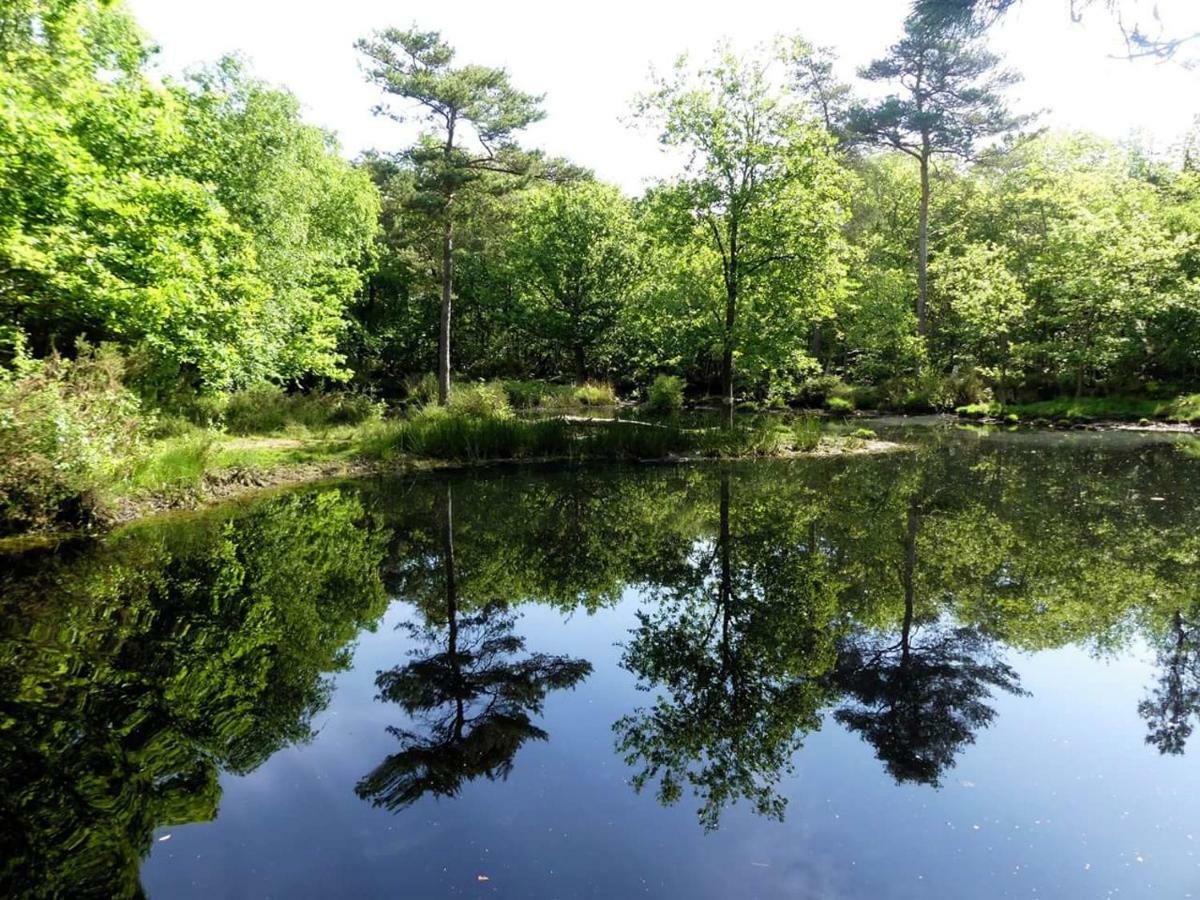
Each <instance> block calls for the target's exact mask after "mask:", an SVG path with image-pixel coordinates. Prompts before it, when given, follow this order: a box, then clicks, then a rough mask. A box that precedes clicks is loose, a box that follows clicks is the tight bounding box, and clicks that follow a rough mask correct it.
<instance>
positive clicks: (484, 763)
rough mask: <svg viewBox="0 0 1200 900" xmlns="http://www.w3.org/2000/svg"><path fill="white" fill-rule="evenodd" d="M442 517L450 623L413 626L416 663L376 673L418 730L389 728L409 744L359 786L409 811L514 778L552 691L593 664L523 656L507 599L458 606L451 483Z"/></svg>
mask: <svg viewBox="0 0 1200 900" xmlns="http://www.w3.org/2000/svg"><path fill="white" fill-rule="evenodd" d="M442 499H443V502H442V503H441V505H440V510H439V513H438V518H439V520H440V522H439V525H440V528H439V531H440V534H441V547H440V553H439V554H438V555H439V556H440V560H439V564H440V568H441V575H442V577H441V592H442V595H443V599H444V621H442V620H440V619H439V620H432V621H430V622H428V623H427V624H424V625H422V624H419V623H416V622H410V623H408V624H407V625H406V626H405V627H406V628H407V629H408V630H409V632H410V634H411V635H412V636H413V637H414V638H415V639H417V640H419V641H421V642H422V643H424V644H425V645H426V647H427V650H426V651H425V652H421V651H417V655H416V656H415V658H414V659H413V660H412V661H411V662H409V663H408V664H407V665H404V666H398V667H396V668H394V669H390V670H388V671H385V672H381V673H380V674H379V675H378V677H377V678H376V685H377V687H378V688H379V699H380V700H383V701H387V702H392V703H397V704H399V706H400V707H401V709H403V710H404V712H405V713H406V714H408V715H409V716H412V717H415V718H416V719H417V721H418V724H419V727H417V728H412V729H405V728H397V727H394V726H393V727H390V728H389V729H388V731H389V732H390V733H391V734H392V735H394V736H395V737H396V738H397V739H398V740H399V741H400V744H401V749H400V750H399V751H398V752H396V753H393V754H391V755H390V756H388V757H387V759H385V760H384V761H383V762H382V763H380V764H379V765H378V766H377V767H376V768H375V769H374V771H372V772H371V773H370V774H369V775H367V776H366V777H365V778H363V779H362V780H361V781H360V782H359V783H358V785H357V787H356V792H357V793H358V795H359V796H360V797H363V798H364V799H370V800H371V801H372V803H374V804H375V805H376V806H383V807H386V808H387V809H390V810H398V809H402V808H404V807H406V806H408V805H410V804H412V803H414V802H416V801H417V800H418V799H420V798H421V797H422V796H424V795H426V794H432V795H434V796H439V797H453V796H456V795H457V794H458V792H459V790H460V789H461V788H462V785H463V784H464V783H465V782H467V781H470V780H472V779H474V778H478V777H480V776H484V777H486V778H488V779H495V778H507V777H508V775H509V773H510V772H511V771H512V766H513V758H514V757H515V756H516V754H517V751H518V750H519V749H520V748H521V746H522V745H523V744H524V743H525V742H526V741H529V740H545V739H546V738H547V734H546V732H545V731H544V730H542V729H541V728H539V727H538V726H537V725H535V724H534V723H533V719H532V716H534V715H538V714H540V713H541V710H542V705H543V702H544V701H545V698H546V695H547V694H548V693H549V692H550V691H552V690H559V689H563V688H570V687H574V686H575V685H576V684H578V683H579V682H580V681H582V680H583V679H584V678H585V677H586V676H587V675H588V674H589V673H590V672H591V670H592V666H591V664H590V663H588V662H587V661H586V660H581V659H571V658H569V657H565V656H551V655H548V654H544V653H533V654H528V655H525V656H519V654H521V653H522V651H523V650H524V647H525V642H524V639H523V638H520V637H518V636H517V635H515V634H514V633H513V628H514V625H515V623H516V617H515V615H514V614H513V613H511V612H509V611H508V609H507V607H506V606H505V605H503V604H502V603H500V602H492V603H489V604H487V605H486V606H484V607H483V608H482V609H478V610H474V611H469V612H463V611H462V610H461V609H460V608H459V597H458V589H457V587H458V586H457V577H456V558H455V548H454V506H453V495H452V489H451V487H450V485H449V484H446V485H445V488H444V495H443V498H442Z"/></svg>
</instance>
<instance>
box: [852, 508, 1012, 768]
mask: <svg viewBox="0 0 1200 900" xmlns="http://www.w3.org/2000/svg"><path fill="white" fill-rule="evenodd" d="M921 512H922V510H921V505H920V499H919V497H918V496H917V495H916V494H913V495H912V496H910V498H909V500H908V504H907V509H906V511H905V515H904V527H903V530H902V536H901V541H900V547H901V552H900V553H899V554H898V555H899V557H900V563H899V566H898V567H897V570H898V574H899V581H900V587H901V590H902V596H903V606H902V612H901V614H900V621H899V627H898V629H896V630H893V629H891V628H885V629H878V628H862V627H858V628H855V629H853V630H852V631H851V632H850V634H848V635H847V636H846V637H845V638H844V639H843V641H842V642H841V646H840V648H839V653H838V661H837V665H836V667H835V669H834V671H833V673H832V679H831V680H832V682H833V684H834V685H836V688H837V690H838V692H839V693H841V694H842V695H843V696H844V698H845V699H843V700H842V702H841V704H840V705H839V707H838V709H837V710H836V712H835V713H834V718H836V719H837V721H838V722H840V723H841V724H842V725H844V726H846V727H847V728H849V729H850V730H851V731H855V732H858V733H859V734H861V735H862V737H863V739H864V740H866V741H867V742H868V743H870V744H871V745H872V746H873V747H874V748H875V752H876V755H877V756H878V757H879V759H880V761H881V762H883V764H884V765H885V766H886V768H887V770H888V772H889V773H890V774H891V775H892V777H894V778H895V779H896V780H897V781H901V782H903V781H911V782H918V783H922V784H931V785H938V784H940V782H941V777H942V774H943V773H944V772H945V770H946V769H947V768H949V767H951V766H953V765H954V760H955V757H956V756H957V755H958V753H959V752H960V751H961V750H962V748H963V747H964V746H965V745H967V744H970V743H973V742H974V740H975V733H976V732H977V731H978V730H979V729H981V728H985V727H987V726H988V725H989V724H990V723H991V722H992V720H993V719H994V717H995V710H994V709H993V708H992V707H991V706H990V705H989V704H988V703H987V701H988V700H989V699H990V697H991V691H992V689H993V688H998V689H1001V690H1005V691H1008V692H1010V693H1020V692H1021V688H1020V684H1019V681H1018V678H1017V674H1016V672H1015V671H1014V670H1013V669H1012V668H1011V667H1010V666H1009V665H1007V664H1006V663H1005V662H1003V661H1002V660H1001V659H999V657H998V656H997V646H996V643H995V641H994V640H992V639H991V638H990V637H988V636H987V635H986V634H984V633H983V631H982V630H980V629H979V628H976V627H970V626H962V625H957V624H953V621H952V619H950V617H949V611H948V610H943V609H937V608H934V609H931V610H928V611H927V612H926V614H925V617H924V620H923V621H922V620H920V619H919V618H918V614H917V596H916V595H917V583H918V579H917V570H918V565H919V559H918V540H917V538H918V535H919V531H920V525H921Z"/></svg>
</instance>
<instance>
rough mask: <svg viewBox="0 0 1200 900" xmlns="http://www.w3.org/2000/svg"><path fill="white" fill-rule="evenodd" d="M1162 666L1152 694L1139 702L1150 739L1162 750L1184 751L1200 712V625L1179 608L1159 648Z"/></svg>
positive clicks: (1147, 740)
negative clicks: (1184, 615)
mask: <svg viewBox="0 0 1200 900" xmlns="http://www.w3.org/2000/svg"><path fill="white" fill-rule="evenodd" d="M1158 664H1159V666H1160V667H1161V669H1162V674H1161V675H1160V677H1159V682H1158V685H1157V687H1156V688H1155V689H1154V691H1153V693H1152V695H1151V696H1150V697H1148V698H1146V699H1145V700H1143V701H1142V702H1141V703H1139V704H1138V713H1139V714H1140V715H1141V716H1142V718H1144V719H1145V720H1146V725H1147V727H1148V728H1149V734H1147V735H1146V743H1147V744H1151V745H1153V746H1155V747H1157V748H1158V752H1159V753H1164V754H1167V753H1169V754H1176V755H1178V754H1182V753H1183V751H1184V749H1185V748H1186V746H1187V742H1188V738H1190V737H1191V736H1192V730H1193V728H1194V726H1193V724H1192V720H1193V719H1194V718H1196V717H1197V716H1200V628H1197V626H1196V624H1195V622H1194V621H1188V620H1185V619H1184V617H1183V613H1182V612H1181V611H1180V610H1176V611H1175V614H1174V615H1173V616H1172V617H1171V624H1170V629H1169V631H1168V634H1167V635H1166V636H1165V639H1164V640H1163V641H1162V642H1161V646H1160V648H1159V651H1158Z"/></svg>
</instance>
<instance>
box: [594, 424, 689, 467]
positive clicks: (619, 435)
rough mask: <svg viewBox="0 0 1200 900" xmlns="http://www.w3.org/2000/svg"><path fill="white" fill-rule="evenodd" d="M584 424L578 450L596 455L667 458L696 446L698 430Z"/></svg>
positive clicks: (617, 457)
mask: <svg viewBox="0 0 1200 900" xmlns="http://www.w3.org/2000/svg"><path fill="white" fill-rule="evenodd" d="M585 427H586V431H585V433H584V435H583V436H582V438H581V441H580V444H579V446H578V453H579V454H580V455H582V456H587V457H590V458H594V459H629V460H638V459H666V458H667V457H669V456H673V455H675V454H679V453H687V452H691V451H694V450H695V449H696V438H697V432H695V431H687V430H685V429H682V428H676V427H674V426H670V425H652V424H646V423H641V422H612V423H607V422H606V423H603V424H596V425H589V426H585Z"/></svg>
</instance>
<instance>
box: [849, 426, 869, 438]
mask: <svg viewBox="0 0 1200 900" xmlns="http://www.w3.org/2000/svg"><path fill="white" fill-rule="evenodd" d="M850 437H855V438H859V439H861V440H864V441H873V440H874V439H875V432H873V431H872V430H871V429H870V428H855V429H854V430H853V431H852V432H850Z"/></svg>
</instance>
